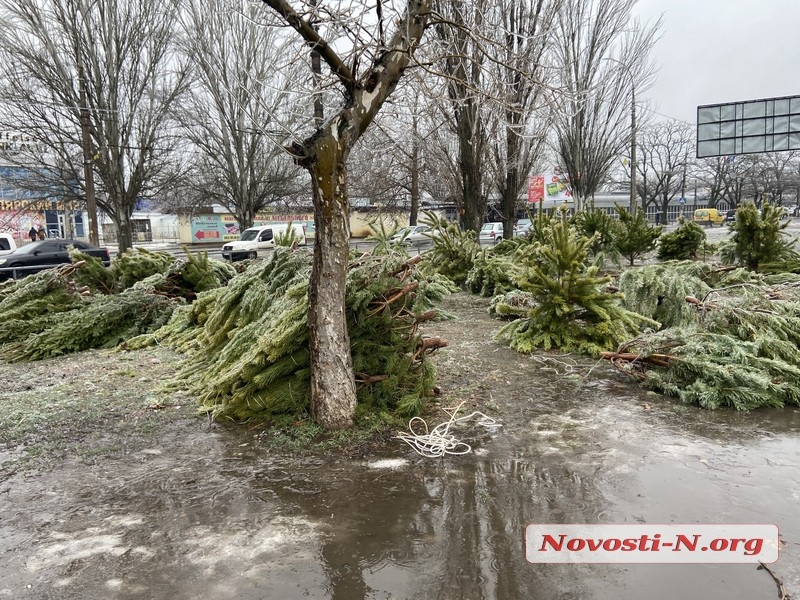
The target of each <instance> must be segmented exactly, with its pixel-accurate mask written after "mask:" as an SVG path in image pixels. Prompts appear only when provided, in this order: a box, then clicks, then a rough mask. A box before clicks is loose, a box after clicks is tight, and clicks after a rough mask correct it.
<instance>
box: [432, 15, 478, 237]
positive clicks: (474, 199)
mask: <svg viewBox="0 0 800 600" xmlns="http://www.w3.org/2000/svg"><path fill="white" fill-rule="evenodd" d="M490 1H491V0H442V1H440V2H437V3H436V12H437V19H436V31H437V33H438V35H439V38H440V41H441V46H442V48H441V50H440V52H441V56H442V59H441V62H442V65H441V70H442V72H443V74H444V81H445V88H446V92H447V99H448V101H449V102H448V103H449V111H448V112H446V113H445V115H446V117H447V119H448V121H449V122H450V125H451V129H452V131H453V132H454V133H455V137H456V140H457V142H458V154H457V156H458V170H459V175H460V179H461V182H460V190H459V191H460V194H459V195H458V196H456V201H457V204H458V211H459V215H460V220H461V226H462V227H463V228H464V229H472V230H474V231H478V230H480V228H481V224H482V223H483V218H484V213H485V211H486V200H487V198H486V197H487V193H486V184H485V182H484V174H485V170H486V168H485V164H484V163H485V160H486V158H487V156H488V150H489V138H488V135H487V130H486V122H485V117H484V114H483V108H484V107H483V105H484V103H485V97H484V94H482V93H481V90H482V89H483V88H484V79H485V76H486V74H485V68H484V63H485V61H486V60H487V56H486V50H485V48H484V43H483V41H482V40H481V38H480V37H479V35H480V34H479V33H478V32H482V31H483V29H484V23H483V20H484V17H485V16H486V14H487V12H488V11H489V4H490Z"/></svg>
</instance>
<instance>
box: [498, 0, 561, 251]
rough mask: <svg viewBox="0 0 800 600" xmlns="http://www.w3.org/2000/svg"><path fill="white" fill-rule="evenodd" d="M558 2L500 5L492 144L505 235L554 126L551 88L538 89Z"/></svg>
mask: <svg viewBox="0 0 800 600" xmlns="http://www.w3.org/2000/svg"><path fill="white" fill-rule="evenodd" d="M561 7H562V2H561V0H529V1H519V0H511V1H506V0H498V3H497V10H498V16H499V19H500V21H501V22H502V27H501V28H499V29H498V30H497V31H498V33H499V34H500V35H502V41H501V42H500V44H499V48H500V49H501V51H502V54H501V56H500V57H498V58H499V60H498V61H497V62H496V63H493V66H494V68H495V69H497V70H498V72H497V74H496V79H497V81H499V82H501V84H500V85H499V86H498V88H499V91H498V98H497V99H498V101H499V104H498V106H497V110H496V111H495V114H496V115H497V119H496V130H495V132H494V133H495V135H493V136H492V138H493V140H494V145H493V146H494V147H493V150H494V152H493V153H494V161H493V162H494V165H495V169H496V171H495V173H496V175H495V177H494V178H493V179H494V182H495V185H494V187H495V189H496V190H497V192H498V193H499V196H500V206H501V212H502V214H503V235H504V237H506V238H510V237H512V236H513V232H514V221H515V216H516V211H517V207H518V204H519V202H518V199H519V197H520V195H521V194H522V193H523V191H524V190H525V189H526V188H527V181H528V176H529V175H530V174H531V170H532V168H533V166H534V164H535V163H536V161H539V162H541V158H542V153H543V151H544V146H545V143H546V142H547V135H548V128H549V127H550V125H551V123H552V117H553V111H552V103H550V102H549V98H548V92H549V91H550V89H549V88H548V87H546V86H545V85H543V84H542V82H543V81H546V80H547V79H548V75H550V74H552V73H551V72H550V71H549V69H548V68H547V63H546V61H547V60H548V58H549V57H548V52H549V50H550V48H551V44H552V37H551V32H552V31H553V28H554V24H555V20H556V18H557V15H558V13H559V10H561Z"/></svg>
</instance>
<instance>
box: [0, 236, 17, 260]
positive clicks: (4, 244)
mask: <svg viewBox="0 0 800 600" xmlns="http://www.w3.org/2000/svg"><path fill="white" fill-rule="evenodd" d="M16 249H17V243H16V242H15V241H14V236H13V235H11V234H10V233H0V256H5V255H6V254H11V253H12V252H14V250H16Z"/></svg>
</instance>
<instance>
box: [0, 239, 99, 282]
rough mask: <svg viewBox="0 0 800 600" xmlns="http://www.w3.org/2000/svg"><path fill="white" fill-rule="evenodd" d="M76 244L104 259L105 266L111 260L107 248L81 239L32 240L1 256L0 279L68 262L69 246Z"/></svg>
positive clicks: (76, 246)
mask: <svg viewBox="0 0 800 600" xmlns="http://www.w3.org/2000/svg"><path fill="white" fill-rule="evenodd" d="M70 246H74V247H75V249H76V250H80V251H81V252H84V253H85V254H88V255H89V256H96V257H97V258H99V259H100V260H102V261H103V264H104V265H105V266H108V265H109V264H110V262H111V256H110V255H109V253H108V249H107V248H98V247H96V246H92V245H91V244H87V243H86V242H82V241H81V240H60V239H55V240H52V239H51V240H42V241H40V242H31V243H30V244H26V245H25V246H22V247H21V248H17V249H16V250H14V252H12V253H11V254H6V255H5V256H2V257H0V279H8V278H9V277H13V278H15V279H17V278H19V277H24V276H25V275H29V274H31V273H38V272H39V271H43V270H44V269H47V268H48V267H55V266H57V265H63V264H68V263H70V262H72V261H71V260H70V259H69V252H68V248H69V247H70Z"/></svg>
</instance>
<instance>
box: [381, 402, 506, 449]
mask: <svg viewBox="0 0 800 600" xmlns="http://www.w3.org/2000/svg"><path fill="white" fill-rule="evenodd" d="M463 405H464V402H461V404H459V405H458V406H456V407H455V408H442V410H443V411H444V412H446V413H447V414H448V415H449V416H450V419H449V420H447V421H445V422H444V423H440V424H439V425H437V426H436V427H434V428H433V429H431V430H430V431H429V430H428V423H427V422H426V421H425V419H423V418H421V417H413V418H412V419H411V420H410V421H409V422H408V429H409V431H410V432H411V433H398V434H397V435H396V436H395V437H396V438H397V439H399V440H402V441H404V442H405V443H406V444H408V445H409V446H411V448H413V449H414V451H415V452H416V453H417V454H419V455H421V456H424V457H425V458H439V457H442V456H444V455H446V454H452V455H461V454H469V453H470V452H472V446H470V445H469V444H467V443H466V442H462V441H460V440H458V439H457V438H456V437H455V436H454V435H452V434H450V428H451V427H453V426H454V425H456V424H457V423H461V422H463V421H468V420H470V419H472V418H473V417H480V420H479V421H478V425H480V426H481V427H485V428H487V429H495V428H497V427H502V425H500V423H498V422H497V421H496V420H495V419H493V418H492V417H490V416H488V415H485V414H484V413H482V412H480V411H477V410H476V411H473V412H471V413H470V414H468V415H465V416H463V417H456V415H457V414H458V411H459V410H461V407H462V406H463ZM418 421H419V423H421V424H422V425H421V426H422V427H423V428H424V433H421V432H420V433H418V432H417V431H415V430H414V424H415V423H417V422H418Z"/></svg>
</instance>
